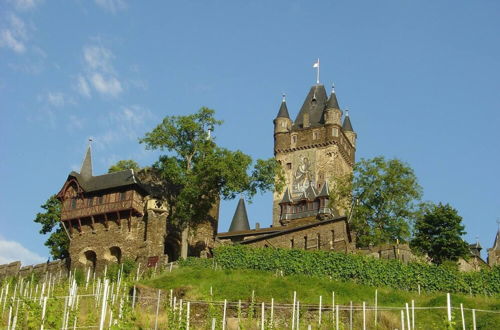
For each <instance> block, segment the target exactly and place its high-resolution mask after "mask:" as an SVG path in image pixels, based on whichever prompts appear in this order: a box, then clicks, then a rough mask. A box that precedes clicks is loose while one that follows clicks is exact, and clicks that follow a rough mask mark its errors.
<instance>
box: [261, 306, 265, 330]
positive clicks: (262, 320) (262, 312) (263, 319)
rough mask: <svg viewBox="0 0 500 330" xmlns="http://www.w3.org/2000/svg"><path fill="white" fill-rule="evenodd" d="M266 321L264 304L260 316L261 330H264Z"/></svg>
mask: <svg viewBox="0 0 500 330" xmlns="http://www.w3.org/2000/svg"><path fill="white" fill-rule="evenodd" d="M265 319H266V310H265V309H264V303H262V307H261V316H260V328H261V330H264V321H265Z"/></svg>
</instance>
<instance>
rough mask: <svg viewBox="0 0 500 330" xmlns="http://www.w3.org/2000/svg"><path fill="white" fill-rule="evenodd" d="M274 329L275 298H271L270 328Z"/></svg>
mask: <svg viewBox="0 0 500 330" xmlns="http://www.w3.org/2000/svg"><path fill="white" fill-rule="evenodd" d="M273 327H274V298H271V323H270V324H269V328H271V329H272V328H273Z"/></svg>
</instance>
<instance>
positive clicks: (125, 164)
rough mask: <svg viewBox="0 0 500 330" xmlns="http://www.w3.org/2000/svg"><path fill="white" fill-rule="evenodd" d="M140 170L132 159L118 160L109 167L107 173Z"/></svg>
mask: <svg viewBox="0 0 500 330" xmlns="http://www.w3.org/2000/svg"><path fill="white" fill-rule="evenodd" d="M138 169H140V166H139V164H137V162H136V161H135V160H132V159H124V160H119V161H118V162H117V163H116V164H114V165H111V167H110V168H109V169H108V173H113V172H120V171H123V170H138Z"/></svg>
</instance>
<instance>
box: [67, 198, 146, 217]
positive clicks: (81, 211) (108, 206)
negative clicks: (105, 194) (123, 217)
mask: <svg viewBox="0 0 500 330" xmlns="http://www.w3.org/2000/svg"><path fill="white" fill-rule="evenodd" d="M143 209H144V206H143V205H142V203H141V202H140V200H138V199H136V198H134V199H127V200H123V201H117V202H112V203H104V204H99V205H93V206H87V207H79V208H78V207H77V208H74V209H63V210H62V212H61V220H63V221H68V220H72V219H81V218H85V217H91V216H96V215H100V214H107V213H116V212H120V211H128V210H130V211H133V212H134V213H135V214H137V215H139V216H142V215H143Z"/></svg>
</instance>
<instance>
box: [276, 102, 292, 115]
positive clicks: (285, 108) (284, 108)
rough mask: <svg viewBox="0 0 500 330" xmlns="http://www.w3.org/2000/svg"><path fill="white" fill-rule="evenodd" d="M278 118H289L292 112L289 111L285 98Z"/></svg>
mask: <svg viewBox="0 0 500 330" xmlns="http://www.w3.org/2000/svg"><path fill="white" fill-rule="evenodd" d="M276 118H288V119H290V114H289V113H288V108H287V106H286V101H285V100H283V101H282V102H281V105H280V109H279V111H278V115H277V116H276Z"/></svg>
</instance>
